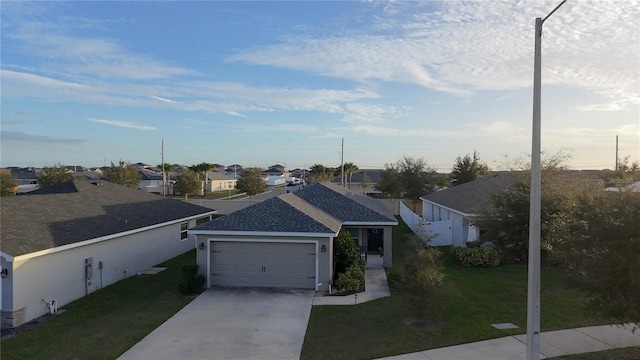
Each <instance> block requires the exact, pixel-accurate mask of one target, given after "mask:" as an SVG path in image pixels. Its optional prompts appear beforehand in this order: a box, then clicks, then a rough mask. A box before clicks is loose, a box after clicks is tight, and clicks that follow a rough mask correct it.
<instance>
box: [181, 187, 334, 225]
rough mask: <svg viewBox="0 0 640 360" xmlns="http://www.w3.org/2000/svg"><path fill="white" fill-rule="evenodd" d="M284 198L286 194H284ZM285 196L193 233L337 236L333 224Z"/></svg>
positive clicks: (221, 218) (264, 202)
mask: <svg viewBox="0 0 640 360" xmlns="http://www.w3.org/2000/svg"><path fill="white" fill-rule="evenodd" d="M282 196H284V195H282ZM282 196H279V197H274V198H271V199H269V200H265V201H262V202H259V203H256V204H254V205H251V206H249V207H246V208H244V209H241V210H238V211H235V212H233V213H231V214H228V215H225V216H222V217H219V218H217V219H214V220H213V221H209V222H208V223H205V224H202V225H199V226H196V227H194V228H192V229H191V230H194V231H196V232H197V231H198V230H204V231H254V232H299V233H334V234H335V233H336V232H338V230H339V229H340V226H338V228H337V229H336V228H335V227H334V226H332V225H331V224H330V223H327V222H326V221H324V222H325V223H327V224H325V223H323V221H321V220H320V221H319V220H316V219H314V218H313V217H311V216H310V215H308V214H307V213H305V211H301V210H299V209H297V208H296V207H294V205H292V204H291V203H290V202H287V201H285V200H283V199H282Z"/></svg>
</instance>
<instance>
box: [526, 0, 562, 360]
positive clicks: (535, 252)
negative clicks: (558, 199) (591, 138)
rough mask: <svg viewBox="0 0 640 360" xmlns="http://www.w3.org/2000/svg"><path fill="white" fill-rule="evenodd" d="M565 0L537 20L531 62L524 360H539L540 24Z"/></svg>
mask: <svg viewBox="0 0 640 360" xmlns="http://www.w3.org/2000/svg"><path fill="white" fill-rule="evenodd" d="M566 1H567V0H563V1H562V2H561V3H560V4H559V5H558V6H556V7H555V9H553V11H551V12H550V13H549V15H547V16H546V17H545V18H544V19H541V18H536V23H535V45H534V46H535V49H534V60H533V131H532V139H531V198H530V202H529V264H528V267H529V270H528V288H527V360H538V359H540V221H541V220H540V217H541V216H540V212H541V211H540V208H541V198H542V196H541V194H542V191H541V188H542V170H541V161H540V156H541V146H540V137H541V136H540V133H541V120H540V117H541V116H540V97H541V96H540V95H541V83H542V75H541V72H542V24H543V23H544V21H545V20H547V19H548V18H549V16H551V14H553V13H554V12H555V11H556V10H558V8H559V7H560V6H562V5H563V4H564V3H565V2H566Z"/></svg>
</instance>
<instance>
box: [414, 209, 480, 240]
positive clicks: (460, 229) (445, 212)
mask: <svg viewBox="0 0 640 360" xmlns="http://www.w3.org/2000/svg"><path fill="white" fill-rule="evenodd" d="M422 214H423V216H424V219H425V220H427V221H444V220H451V239H452V243H453V244H452V245H453V246H465V244H466V242H467V237H468V226H469V224H468V221H467V220H465V216H463V215H462V214H460V213H458V212H455V211H452V210H450V209H448V208H446V207H442V206H439V205H438V204H434V203H431V202H428V201H424V200H423V201H422Z"/></svg>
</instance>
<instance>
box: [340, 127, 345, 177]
mask: <svg viewBox="0 0 640 360" xmlns="http://www.w3.org/2000/svg"><path fill="white" fill-rule="evenodd" d="M340 185H342V186H343V187H344V138H342V146H341V149H340Z"/></svg>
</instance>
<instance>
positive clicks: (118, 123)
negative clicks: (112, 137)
mask: <svg viewBox="0 0 640 360" xmlns="http://www.w3.org/2000/svg"><path fill="white" fill-rule="evenodd" d="M89 121H92V122H96V123H100V124H105V125H111V126H117V127H123V128H129V129H136V130H143V131H154V130H158V128H156V127H153V126H149V125H139V124H136V123H132V122H128V121H120V120H104V119H94V118H89Z"/></svg>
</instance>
